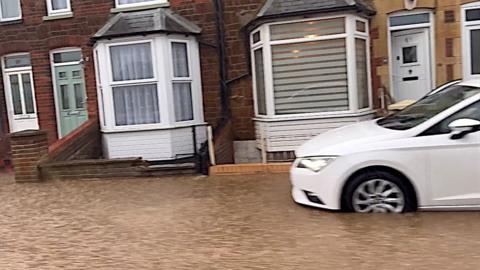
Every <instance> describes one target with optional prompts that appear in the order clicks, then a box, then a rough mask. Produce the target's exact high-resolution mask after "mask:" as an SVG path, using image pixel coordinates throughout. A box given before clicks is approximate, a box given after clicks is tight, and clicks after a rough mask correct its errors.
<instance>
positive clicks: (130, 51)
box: [96, 36, 203, 132]
mask: <svg viewBox="0 0 480 270" xmlns="http://www.w3.org/2000/svg"><path fill="white" fill-rule="evenodd" d="M96 57H97V69H98V72H99V84H100V85H99V90H100V93H99V97H101V98H100V100H99V102H100V104H99V105H100V110H101V111H102V114H101V116H102V119H101V120H102V122H103V128H102V129H103V131H104V132H116V131H130V130H154V129H165V128H175V127H178V126H185V125H195V124H200V123H203V109H202V102H201V100H202V98H201V82H200V72H199V58H198V45H197V43H196V41H195V39H194V38H193V37H191V38H189V37H185V38H178V37H177V38H176V39H171V38H168V37H166V36H156V37H153V38H151V39H148V40H141V39H138V38H137V40H131V39H130V40H129V39H126V40H124V41H123V40H122V41H114V40H111V41H104V42H99V44H97V46H96Z"/></svg>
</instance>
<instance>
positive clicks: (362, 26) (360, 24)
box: [355, 21, 367, 33]
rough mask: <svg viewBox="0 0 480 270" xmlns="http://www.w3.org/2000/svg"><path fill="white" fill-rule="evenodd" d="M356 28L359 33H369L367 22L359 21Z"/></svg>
mask: <svg viewBox="0 0 480 270" xmlns="http://www.w3.org/2000/svg"><path fill="white" fill-rule="evenodd" d="M355 27H356V29H357V31H358V32H363V33H365V32H366V31H367V24H366V23H365V22H362V21H357V22H356V26H355Z"/></svg>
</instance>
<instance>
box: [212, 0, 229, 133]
mask: <svg viewBox="0 0 480 270" xmlns="http://www.w3.org/2000/svg"><path fill="white" fill-rule="evenodd" d="M222 2H223V1H222V0H213V4H214V8H215V23H216V30H217V51H218V52H217V53H218V67H219V71H220V102H221V107H222V108H221V109H222V118H221V121H220V123H218V125H219V126H223V125H225V124H226V122H227V120H228V119H229V118H230V101H229V88H228V84H227V80H228V79H227V76H228V75H227V74H228V69H227V58H226V42H225V20H224V9H223V3H222Z"/></svg>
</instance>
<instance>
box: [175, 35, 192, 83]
mask: <svg viewBox="0 0 480 270" xmlns="http://www.w3.org/2000/svg"><path fill="white" fill-rule="evenodd" d="M172 54H173V55H172V58H173V76H175V77H189V76H190V74H189V71H188V53H187V44H186V43H183V42H173V43H172Z"/></svg>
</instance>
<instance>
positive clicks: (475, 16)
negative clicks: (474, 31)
mask: <svg viewBox="0 0 480 270" xmlns="http://www.w3.org/2000/svg"><path fill="white" fill-rule="evenodd" d="M466 19H467V22H471V21H478V20H480V9H470V10H467V16H466Z"/></svg>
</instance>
